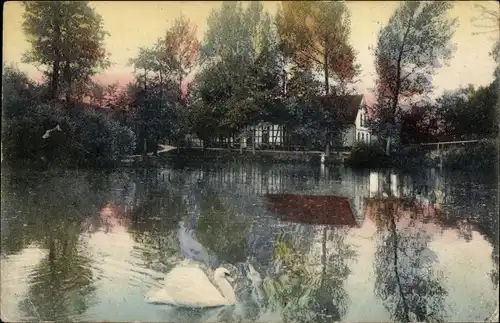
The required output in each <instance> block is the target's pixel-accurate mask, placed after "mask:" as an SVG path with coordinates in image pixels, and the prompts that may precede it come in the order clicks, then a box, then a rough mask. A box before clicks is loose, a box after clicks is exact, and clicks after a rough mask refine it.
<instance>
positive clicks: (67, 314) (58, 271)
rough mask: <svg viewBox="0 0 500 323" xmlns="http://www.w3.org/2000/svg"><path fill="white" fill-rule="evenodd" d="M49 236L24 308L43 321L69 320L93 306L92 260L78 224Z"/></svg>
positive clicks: (60, 227)
mask: <svg viewBox="0 0 500 323" xmlns="http://www.w3.org/2000/svg"><path fill="white" fill-rule="evenodd" d="M59 229H60V230H54V232H53V233H52V234H50V235H49V237H48V241H47V243H48V248H49V254H48V256H47V258H45V259H43V260H42V261H41V262H40V264H38V266H37V267H36V269H35V270H34V272H33V274H32V276H31V281H30V285H31V286H30V288H29V292H28V297H27V299H26V300H25V301H24V302H23V303H22V304H21V309H22V310H23V311H24V312H26V313H27V314H28V315H30V316H38V318H39V319H40V320H43V321H68V319H69V318H71V317H73V316H76V315H81V314H83V313H84V312H85V311H86V309H87V308H88V307H89V306H90V304H89V299H90V297H91V295H92V293H93V292H94V290H95V287H94V285H93V281H94V277H93V274H92V269H91V265H92V261H91V259H90V258H89V257H87V256H86V255H85V251H84V250H83V248H84V247H83V246H82V245H81V244H79V241H78V240H79V239H78V234H77V232H76V231H77V230H78V226H73V227H64V226H63V225H60V226H59Z"/></svg>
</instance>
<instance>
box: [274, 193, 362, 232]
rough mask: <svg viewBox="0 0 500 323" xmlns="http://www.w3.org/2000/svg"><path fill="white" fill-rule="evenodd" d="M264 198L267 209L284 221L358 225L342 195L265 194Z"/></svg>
mask: <svg viewBox="0 0 500 323" xmlns="http://www.w3.org/2000/svg"><path fill="white" fill-rule="evenodd" d="M266 199H267V201H268V208H269V210H270V211H271V212H274V213H277V214H279V215H280V216H281V218H282V219H283V220H286V221H291V222H300V223H307V224H328V225H337V226H349V227H355V226H358V224H357V222H356V218H355V217H354V213H353V211H352V208H351V205H350V202H349V199H348V198H347V197H344V196H335V195H297V194H267V195H266Z"/></svg>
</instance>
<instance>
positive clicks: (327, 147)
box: [324, 50, 330, 156]
mask: <svg viewBox="0 0 500 323" xmlns="http://www.w3.org/2000/svg"><path fill="white" fill-rule="evenodd" d="M324 60H325V64H324V72H325V96H326V95H328V94H329V93H330V80H329V78H330V74H329V71H328V67H329V65H328V53H327V52H326V50H325V55H324ZM325 131H326V134H325V155H326V156H328V155H329V154H330V133H329V131H328V129H325Z"/></svg>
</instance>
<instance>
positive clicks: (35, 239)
mask: <svg viewBox="0 0 500 323" xmlns="http://www.w3.org/2000/svg"><path fill="white" fill-rule="evenodd" d="M27 178H28V180H25V181H24V182H22V183H20V184H19V185H18V186H16V185H10V186H9V194H10V193H12V194H15V201H14V200H11V199H10V198H12V196H11V197H9V201H8V203H6V204H7V205H3V206H2V207H6V208H7V210H8V212H9V213H17V214H18V218H17V219H14V220H15V221H10V223H9V232H8V235H7V237H6V238H5V242H7V244H3V243H2V249H4V248H5V249H4V251H5V252H15V251H18V250H20V249H22V248H25V247H26V246H28V245H30V244H35V245H38V246H39V247H41V248H43V249H48V255H47V257H46V258H44V259H43V260H42V261H41V262H40V263H39V264H38V265H37V266H36V267H35V269H34V271H33V273H32V275H31V276H30V282H29V283H30V286H29V290H28V295H27V299H26V300H24V301H23V302H21V304H20V307H21V310H22V311H23V312H25V313H26V314H27V315H29V316H38V318H39V319H40V320H56V321H61V320H68V318H70V317H72V316H75V315H79V314H82V313H83V312H84V311H85V310H86V308H87V307H88V306H89V304H88V303H89V300H90V297H91V294H92V291H93V289H94V287H93V280H94V277H93V275H92V270H91V265H92V262H91V260H90V259H89V258H88V257H87V256H86V255H85V253H84V246H83V245H82V241H81V239H80V238H79V234H80V230H81V223H82V221H83V220H84V219H85V218H87V217H89V216H92V215H93V214H95V213H96V212H97V210H98V208H99V207H100V204H102V203H103V202H104V199H105V198H106V194H104V193H102V194H96V195H92V193H89V191H90V192H92V191H91V190H90V186H91V185H90V183H89V181H88V180H87V179H86V178H85V174H81V173H80V174H78V173H76V172H69V173H66V174H62V175H61V174H54V173H46V174H40V173H37V177H31V176H28V177H27ZM103 190H104V188H103ZM108 191H109V189H108ZM19 236H20V237H22V238H21V239H15V238H16V237H19ZM13 240H16V242H17V243H18V245H17V246H15V247H14V246H13Z"/></svg>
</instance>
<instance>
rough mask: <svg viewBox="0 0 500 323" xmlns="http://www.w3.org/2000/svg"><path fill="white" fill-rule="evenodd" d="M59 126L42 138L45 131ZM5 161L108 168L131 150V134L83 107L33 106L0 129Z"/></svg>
mask: <svg viewBox="0 0 500 323" xmlns="http://www.w3.org/2000/svg"><path fill="white" fill-rule="evenodd" d="M56 125H59V126H60V128H61V130H62V131H60V132H59V131H53V132H51V133H50V136H49V138H47V139H43V138H42V136H43V135H44V133H45V131H47V130H48V129H51V128H54V127H55V126H56ZM2 146H3V149H4V158H5V161H6V162H7V163H9V164H11V165H18V164H20V163H21V162H23V161H27V162H35V163H40V162H42V163H58V164H66V165H69V164H73V165H82V166H84V165H91V166H109V165H112V164H113V163H115V162H117V161H118V160H119V158H120V157H121V156H123V155H128V154H131V153H132V152H133V150H134V148H135V135H134V133H133V132H132V131H131V130H130V129H129V128H128V127H124V126H122V125H120V124H119V123H118V122H117V121H115V120H113V119H111V117H109V116H107V115H106V114H104V113H101V112H98V111H96V110H95V109H93V108H91V107H88V106H86V105H79V106H76V107H74V108H71V109H68V108H66V107H64V106H62V105H60V104H41V103H39V104H34V105H31V106H28V107H26V108H25V111H24V113H23V114H22V115H19V116H17V117H14V118H10V119H5V120H4V124H3V127H2Z"/></svg>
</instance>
